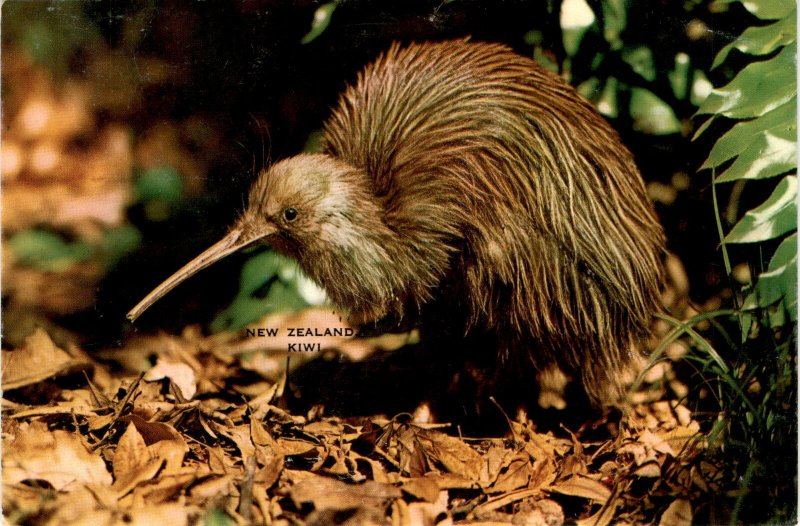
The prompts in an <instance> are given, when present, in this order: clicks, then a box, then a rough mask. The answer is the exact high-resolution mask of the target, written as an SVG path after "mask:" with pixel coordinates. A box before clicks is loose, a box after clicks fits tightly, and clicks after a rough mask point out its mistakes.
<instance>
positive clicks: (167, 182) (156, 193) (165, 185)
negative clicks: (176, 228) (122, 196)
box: [134, 166, 184, 221]
mask: <svg viewBox="0 0 800 526" xmlns="http://www.w3.org/2000/svg"><path fill="white" fill-rule="evenodd" d="M183 193H184V192H183V179H181V176H180V174H179V173H178V170H176V169H175V168H173V167H171V166H161V167H158V168H150V169H148V170H144V171H143V172H141V173H140V174H139V175H138V177H136V181H135V183H134V196H135V199H136V201H137V202H141V203H142V204H143V205H144V210H145V215H146V216H147V218H148V219H149V220H150V221H164V220H166V219H169V217H170V215H171V214H172V213H173V212H174V211H175V209H176V208H177V206H178V205H179V204H180V202H181V199H183Z"/></svg>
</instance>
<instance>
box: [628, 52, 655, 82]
mask: <svg viewBox="0 0 800 526" xmlns="http://www.w3.org/2000/svg"><path fill="white" fill-rule="evenodd" d="M622 60H624V61H625V62H627V63H628V65H629V66H630V67H631V69H633V71H635V72H636V73H638V74H639V75H641V77H642V78H643V79H645V80H647V81H649V82H652V81H654V80H655V79H656V65H655V62H654V61H653V52H652V51H650V49H649V48H647V47H645V46H637V47H632V48H625V49H624V50H623V51H622Z"/></svg>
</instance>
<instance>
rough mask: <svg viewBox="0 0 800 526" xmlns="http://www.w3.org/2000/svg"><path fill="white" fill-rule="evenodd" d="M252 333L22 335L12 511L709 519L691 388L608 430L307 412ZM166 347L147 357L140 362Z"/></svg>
mask: <svg viewBox="0 0 800 526" xmlns="http://www.w3.org/2000/svg"><path fill="white" fill-rule="evenodd" d="M286 318H287V316H286V315H280V316H273V317H272V319H271V323H272V324H273V325H274V324H280V323H281V319H283V320H284V321H285V319H286ZM291 319H292V320H296V319H297V315H295V316H294V317H293V318H291ZM242 344H243V341H241V340H239V339H238V338H237V337H236V336H234V335H230V334H229V335H222V336H220V335H216V336H211V337H206V336H202V335H201V334H200V332H199V331H198V330H196V329H193V328H189V329H187V330H186V331H185V332H184V333H183V334H182V335H180V336H170V335H166V334H160V335H151V336H145V337H140V338H138V339H134V340H131V341H130V342H128V343H127V344H126V345H125V346H124V347H123V348H121V349H116V350H114V351H109V352H107V353H106V354H105V355H104V358H105V359H104V360H103V361H102V362H100V361H97V360H96V359H94V358H92V357H90V356H89V355H88V354H86V353H85V352H83V351H82V350H81V349H80V348H78V347H77V346H75V345H66V346H64V347H60V346H59V345H57V344H56V343H54V342H53V340H52V339H51V337H50V336H49V335H48V333H47V332H45V331H44V330H42V329H38V330H36V331H35V332H34V333H33V334H32V335H31V336H29V337H28V338H27V339H26V340H25V341H24V343H23V344H22V345H21V346H20V347H18V348H16V349H14V350H12V351H4V353H3V363H4V368H3V384H4V385H5V387H6V391H5V395H4V399H3V446H4V447H3V464H4V470H3V505H4V514H5V516H6V518H7V519H8V520H9V522H11V523H22V524H155V523H156V522H157V521H162V522H163V523H165V524H167V523H168V524H198V523H199V524H234V523H235V524H286V525H292V524H389V523H391V524H400V525H417V524H420V525H428V524H430V525H445V524H484V525H490V524H492V525H494V524H524V525H528V524H531V525H533V524H549V525H558V524H564V523H567V522H569V523H572V522H576V523H578V524H600V525H603V524H610V523H612V522H613V523H615V524H623V523H628V524H644V523H659V524H691V522H692V517H693V509H694V508H693V506H696V505H697V503H702V502H703V501H705V500H707V499H708V498H709V495H710V494H711V493H713V492H714V491H715V490H716V489H717V487H718V482H719V478H720V476H721V472H720V470H719V468H718V466H716V465H715V464H714V463H712V462H710V461H709V460H708V459H706V458H705V457H706V455H705V454H704V452H705V440H704V437H703V436H702V435H701V434H700V433H699V426H698V424H697V422H695V421H693V420H692V418H691V415H690V412H689V410H688V409H686V408H685V407H683V406H681V405H680V404H678V403H677V402H670V401H656V402H647V401H645V400H644V399H642V401H640V403H637V404H634V405H630V406H629V407H628V408H627V410H626V411H625V412H624V416H623V417H621V418H620V417H616V418H617V421H612V420H611V419H606V420H605V421H598V422H594V423H593V424H592V425H594V426H595V427H597V426H598V425H599V426H602V425H609V424H610V425H612V426H613V427H614V428H615V433H609V434H608V436H607V438H605V439H602V440H596V439H584V438H583V437H582V432H581V431H578V432H575V433H572V432H570V431H569V430H567V429H562V430H561V432H558V433H553V432H549V433H541V432H537V430H536V425H535V422H532V421H529V420H521V421H509V424H508V429H507V432H506V434H505V436H503V437H498V438H475V437H465V436H460V435H459V433H458V428H457V427H454V426H448V425H445V424H434V423H430V422H425V419H424V417H423V418H418V419H417V420H415V419H414V417H413V416H412V415H399V416H396V417H394V418H387V417H384V416H380V415H378V416H364V417H358V418H355V417H353V418H337V417H330V416H324V411H322V410H321V409H320V407H319V406H317V407H315V408H313V409H312V410H311V411H309V412H308V413H307V414H303V415H299V414H291V413H290V412H288V411H287V410H285V409H283V408H282V405H283V404H282V403H281V398H282V396H283V395H284V393H282V389H283V386H284V383H283V380H282V378H281V375H280V373H279V374H278V378H277V380H275V381H271V380H268V379H265V378H268V377H269V374H260V375H256V374H253V373H252V370H253V362H252V359H249V360H245V358H252V354H253V353H252V352H250V353H245V354H242V353H240V352H239V350H240V349H239V348H237V345H239V346H240V345H242ZM349 344H350V346H351V347H354V348H357V349H362V350H363V349H364V348H365V347H372V348H377V347H378V343H377V342H376V341H370V340H365V341H358V340H350V342H349ZM383 344H385V341H384V343H383ZM344 347H345V348H347V345H344ZM261 354H262V356H261V360H260V362H259V365H258V367H259V368H261V370H272V371H277V370H280V367H281V366H280V364H285V353H280V352H271V351H269V350H265V351H262V352H261ZM113 357H117V358H120V360H119V361H114V360H113ZM148 360H149V363H155V366H153V367H148V368H147V371H146V372H137V370H136V368H135V367H131V366H132V365H135V364H136V363H139V364H140V365H141V364H144V363H147V362H148ZM268 362H274V363H272V364H271V365H270V366H268V365H267V363H268ZM110 365H113V366H114V367H113V368H110V367H109V366H110ZM662 372H663V368H662ZM651 376H652V374H651ZM416 415H417V417H419V416H420V413H417V414H416ZM587 435H588V433H587ZM167 521H168V522H167Z"/></svg>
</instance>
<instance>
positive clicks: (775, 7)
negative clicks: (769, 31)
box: [720, 0, 795, 20]
mask: <svg viewBox="0 0 800 526" xmlns="http://www.w3.org/2000/svg"><path fill="white" fill-rule="evenodd" d="M720 2H721V3H723V4H732V3H734V2H737V3H740V4H742V5H743V6H744V8H745V9H747V10H748V11H750V13H752V14H753V15H755V16H756V17H758V18H760V19H761V20H778V19H779V18H785V17H786V16H788V15H789V13H791V12H792V10H793V9H794V5H795V3H794V1H792V0H720Z"/></svg>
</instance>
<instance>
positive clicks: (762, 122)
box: [700, 97, 797, 170]
mask: <svg viewBox="0 0 800 526" xmlns="http://www.w3.org/2000/svg"><path fill="white" fill-rule="evenodd" d="M796 112H797V97H792V99H791V100H790V101H789V102H787V103H786V104H784V105H783V106H780V107H778V108H775V109H774V110H772V111H770V112H768V113H766V114H764V115H763V116H761V117H758V118H757V119H751V120H748V121H744V122H740V123H738V124H736V125H735V126H733V127H732V128H731V129H730V130H728V131H727V132H726V133H725V134H724V135H723V136H722V137H720V138H719V139H718V140H717V142H716V144H714V147H713V148H712V149H711V153H709V155H708V158H707V159H706V160H705V162H704V163H703V166H701V167H700V169H701V170H703V169H705V168H712V167H714V166H719V165H721V164H722V163H724V162H725V161H727V160H729V159H733V158H734V157H736V156H737V155H739V154H741V153H742V152H743V151H745V150H746V149H747V148H748V146H749V145H750V144H751V143H753V141H754V140H755V138H756V137H757V136H758V135H759V134H762V133H764V132H766V131H767V130H770V129H772V128H775V127H780V126H794V125H795V122H796V117H795V114H796Z"/></svg>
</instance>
